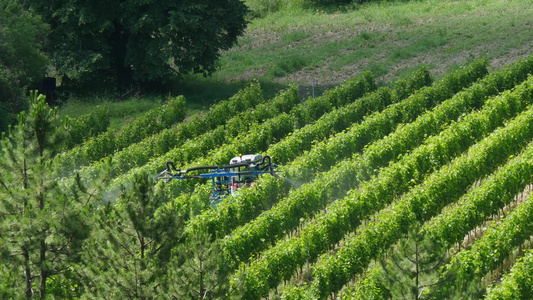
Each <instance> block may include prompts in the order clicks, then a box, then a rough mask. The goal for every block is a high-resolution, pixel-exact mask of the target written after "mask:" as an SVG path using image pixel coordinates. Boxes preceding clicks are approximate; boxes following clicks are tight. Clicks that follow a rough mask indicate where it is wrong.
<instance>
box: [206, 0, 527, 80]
mask: <svg viewBox="0 0 533 300" xmlns="http://www.w3.org/2000/svg"><path fill="white" fill-rule="evenodd" d="M250 2H267V1H250ZM279 2H281V1H279ZM286 2H288V3H290V2H291V1H286ZM530 4H531V3H530V2H528V1H508V0H498V1H477V0H474V1H469V0H467V1H440V0H430V1H389V2H387V1H380V2H371V3H367V4H363V5H353V6H348V7H346V8H344V9H339V10H337V11H335V10H334V11H332V12H325V11H320V10H317V9H303V10H302V9H298V8H290V7H287V8H283V7H282V8H281V10H280V11H277V12H272V13H269V14H267V16H266V17H264V18H259V19H254V20H252V21H251V23H250V24H249V26H248V29H247V31H246V33H245V35H244V36H242V37H241V38H240V39H239V45H238V46H237V47H234V48H233V49H231V50H229V51H227V52H225V53H224V54H223V55H222V59H221V62H220V66H219V69H218V72H217V74H215V76H214V78H215V79H217V80H223V81H226V82H231V81H234V80H240V79H245V80H246V79H250V78H259V79H262V80H265V81H274V82H276V83H282V84H285V83H289V82H297V83H298V84H300V85H304V86H310V85H311V83H312V81H313V80H315V82H316V83H317V84H318V85H322V86H323V85H332V84H338V83H340V82H342V81H344V80H346V79H348V78H351V77H352V76H354V75H355V74H358V73H359V72H361V71H362V70H371V71H372V72H373V73H374V75H375V76H376V77H377V79H378V81H385V82H387V81H389V80H390V79H392V78H395V77H397V76H398V75H401V74H403V73H405V72H407V71H408V70H410V69H412V68H413V67H416V66H419V65H421V64H423V65H427V66H428V67H430V69H431V70H432V73H434V74H436V76H441V75H443V74H444V72H446V71H447V70H448V69H450V68H451V67H454V66H458V65H460V64H462V63H464V62H465V61H467V60H468V59H471V58H472V57H486V58H488V59H489V62H490V66H491V67H494V68H501V67H502V66H504V65H506V64H508V63H510V62H512V61H513V60H515V59H516V58H519V57H524V56H527V55H529V52H530V49H531V47H532V46H533V44H532V41H533V31H532V30H531V26H532V23H531V22H532V21H531V15H532V10H533V8H532V7H531V5H530Z"/></svg>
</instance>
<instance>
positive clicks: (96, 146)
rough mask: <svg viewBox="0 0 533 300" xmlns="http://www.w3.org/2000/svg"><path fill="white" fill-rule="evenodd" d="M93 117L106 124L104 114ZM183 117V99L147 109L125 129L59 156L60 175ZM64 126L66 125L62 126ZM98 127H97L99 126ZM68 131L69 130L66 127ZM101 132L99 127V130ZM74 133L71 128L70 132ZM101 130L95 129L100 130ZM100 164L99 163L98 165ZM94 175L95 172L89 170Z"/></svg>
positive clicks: (98, 137)
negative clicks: (61, 169) (61, 170)
mask: <svg viewBox="0 0 533 300" xmlns="http://www.w3.org/2000/svg"><path fill="white" fill-rule="evenodd" d="M96 114H97V117H96V118H97V120H99V121H100V122H102V123H104V122H105V121H106V119H107V118H106V114H105V112H103V111H102V112H101V113H98V112H96ZM184 118H185V99H183V97H181V96H180V97H176V98H173V99H171V100H169V101H168V102H166V103H165V104H163V105H161V106H160V107H157V108H154V109H152V110H150V111H149V112H148V113H146V114H145V115H143V116H142V117H139V118H137V119H135V120H134V121H132V122H130V123H129V124H128V125H127V126H125V127H124V128H123V129H122V130H121V131H120V132H118V133H117V132H114V131H112V130H107V131H105V132H103V133H101V134H99V135H97V136H95V137H93V138H90V139H88V140H86V141H85V142H84V143H83V144H82V145H78V146H76V147H75V148H73V149H71V150H69V151H67V152H63V153H61V155H60V156H59V160H60V161H61V165H62V168H63V173H62V174H61V175H62V176H67V175H69V174H72V173H73V172H76V171H77V170H78V168H79V167H80V166H83V165H88V164H89V163H90V162H93V161H96V160H100V159H102V158H104V157H106V156H108V155H110V154H112V153H113V152H115V151H117V150H121V149H123V148H125V147H127V146H129V145H130V144H133V143H136V142H139V141H141V140H143V139H144V138H146V137H148V136H151V135H153V134H154V133H157V132H159V131H161V130H163V129H165V128H169V127H171V126H172V125H174V124H175V123H178V122H181V121H182V120H183V119H184ZM66 126H67V127H69V126H70V125H69V124H68V123H66ZM99 126H101V125H99ZM69 129H70V128H69ZM102 129H103V128H102ZM74 130H75V129H74ZM100 130H101V129H98V130H95V131H100ZM102 163H103V162H101V163H100V164H102ZM93 172H97V170H93Z"/></svg>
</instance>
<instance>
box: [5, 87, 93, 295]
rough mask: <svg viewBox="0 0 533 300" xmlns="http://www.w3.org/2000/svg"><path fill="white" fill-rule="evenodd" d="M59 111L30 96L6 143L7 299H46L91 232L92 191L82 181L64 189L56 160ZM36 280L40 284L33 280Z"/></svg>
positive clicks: (38, 98) (41, 99) (41, 97)
mask: <svg viewBox="0 0 533 300" xmlns="http://www.w3.org/2000/svg"><path fill="white" fill-rule="evenodd" d="M55 118H56V113H55V110H52V109H50V108H49V107H48V105H47V104H46V102H45V99H44V96H42V95H41V96H39V97H37V94H36V93H32V97H31V99H30V110H29V112H28V113H27V114H26V113H24V112H23V113H21V114H19V123H18V124H17V125H16V126H15V127H14V128H13V129H12V130H11V131H10V138H9V139H8V138H6V137H3V139H2V153H3V154H2V157H3V159H2V160H1V161H0V168H1V169H2V170H4V171H5V173H4V174H5V175H3V176H2V178H1V179H0V183H1V186H0V211H1V213H0V229H1V230H0V231H1V232H2V233H1V234H0V247H1V252H2V253H3V254H4V255H5V256H4V258H5V259H4V260H2V266H1V267H0V268H2V269H3V270H6V269H7V270H6V276H7V278H3V279H5V280H6V283H5V285H4V287H6V288H9V289H10V290H7V291H5V293H7V294H12V295H16V297H22V296H25V297H27V298H30V297H36V298H40V299H45V298H46V296H47V294H48V293H49V292H50V291H49V289H48V288H47V283H48V280H49V279H50V278H52V277H55V276H57V277H58V278H60V277H61V276H62V274H64V273H67V272H68V270H69V268H70V266H71V265H72V264H73V263H75V262H77V261H78V259H79V254H80V251H81V243H82V241H83V240H85V239H86V238H87V237H88V235H89V231H90V226H89V222H88V218H89V206H88V205H87V204H88V203H89V202H90V201H92V200H96V201H98V191H99V188H96V189H92V190H89V189H87V188H85V187H84V186H83V185H82V184H81V183H80V181H79V177H77V179H78V180H76V181H75V183H74V184H73V185H72V186H70V187H68V189H64V188H62V187H61V186H60V185H59V182H58V181H57V179H56V178H57V173H56V171H57V166H56V165H55V164H54V161H53V160H52V157H53V156H54V154H55V151H56V150H57V149H59V147H60V146H61V139H60V138H59V137H60V136H61V133H60V132H59V133H58V132H55V130H54V129H55V127H54V120H55ZM34 279H38V280H34Z"/></svg>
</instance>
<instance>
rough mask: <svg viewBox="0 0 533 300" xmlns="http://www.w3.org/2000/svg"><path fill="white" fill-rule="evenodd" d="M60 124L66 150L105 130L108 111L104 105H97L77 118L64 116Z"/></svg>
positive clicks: (107, 125)
mask: <svg viewBox="0 0 533 300" xmlns="http://www.w3.org/2000/svg"><path fill="white" fill-rule="evenodd" d="M62 125H63V127H65V131H66V136H65V137H64V143H65V146H64V149H65V150H68V149H71V148H73V147H74V146H77V145H80V144H82V143H83V142H84V141H85V140H87V139H89V138H91V137H94V136H97V135H98V134H100V133H103V132H105V131H106V130H107V129H108V127H109V111H108V109H107V107H105V106H98V107H96V108H95V109H94V110H92V111H91V112H90V113H88V114H86V115H83V116H81V117H79V118H77V119H72V120H71V119H70V118H68V116H67V117H65V119H64V120H63V124H62Z"/></svg>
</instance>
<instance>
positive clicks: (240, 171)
mask: <svg viewBox="0 0 533 300" xmlns="http://www.w3.org/2000/svg"><path fill="white" fill-rule="evenodd" d="M166 167H167V168H166V170H164V171H163V172H161V174H159V177H158V180H167V181H170V180H173V179H178V180H184V179H191V178H206V179H211V183H212V191H211V195H210V197H209V201H210V202H211V207H212V208H213V209H216V206H217V205H218V204H220V203H221V202H222V201H224V199H225V198H226V197H228V196H229V195H235V194H236V193H237V192H238V190H239V189H241V188H247V187H251V186H253V185H254V182H255V181H256V180H257V179H258V178H259V176H260V175H263V174H270V175H272V176H276V177H277V176H278V175H277V173H278V172H279V171H276V168H277V167H278V166H277V165H275V164H273V163H272V161H271V158H270V156H268V155H265V156H261V155H258V154H247V155H242V154H240V155H239V156H236V157H234V158H232V159H231V160H230V162H229V164H228V165H224V166H222V167H219V166H200V167H193V168H189V169H186V170H180V169H177V168H176V166H175V165H174V163H173V162H171V161H167V163H166ZM190 173H191V174H190Z"/></svg>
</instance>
